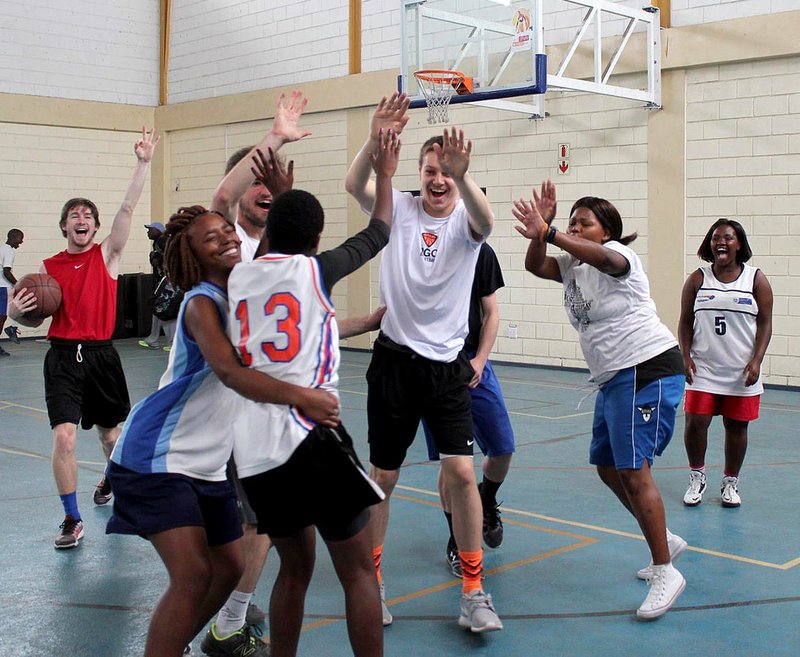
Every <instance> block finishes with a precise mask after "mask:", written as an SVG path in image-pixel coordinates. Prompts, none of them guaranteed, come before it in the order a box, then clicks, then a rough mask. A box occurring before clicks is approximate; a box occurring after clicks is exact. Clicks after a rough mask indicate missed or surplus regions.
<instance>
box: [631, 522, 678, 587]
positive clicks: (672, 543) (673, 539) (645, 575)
mask: <svg viewBox="0 0 800 657" xmlns="http://www.w3.org/2000/svg"><path fill="white" fill-rule="evenodd" d="M667 545H668V546H669V560H670V562H672V561H675V559H677V558H678V557H679V556H681V555H682V554H683V552H684V550H686V548H687V547H689V544H688V543H687V542H686V541H684V540H683V539H682V538H681V537H680V536H678V535H677V534H673V533H672V532H670V531H669V530H667ZM652 576H653V562H652V561H651V562H650V564H649V565H647V566H645V567H644V568H642V569H641V570H639V571H638V572H637V573H636V577H638V578H639V579H650V578H651V577H652Z"/></svg>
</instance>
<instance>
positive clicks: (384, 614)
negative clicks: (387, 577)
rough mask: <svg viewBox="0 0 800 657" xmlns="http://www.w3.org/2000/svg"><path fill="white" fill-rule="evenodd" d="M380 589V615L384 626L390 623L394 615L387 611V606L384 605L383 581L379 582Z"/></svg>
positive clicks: (384, 589)
mask: <svg viewBox="0 0 800 657" xmlns="http://www.w3.org/2000/svg"><path fill="white" fill-rule="evenodd" d="M380 591H381V615H382V617H383V618H382V620H383V626H384V627H386V626H387V625H391V624H392V623H393V622H394V616H392V612H391V611H389V607H387V606H386V587H385V586H384V585H383V582H381V583H380Z"/></svg>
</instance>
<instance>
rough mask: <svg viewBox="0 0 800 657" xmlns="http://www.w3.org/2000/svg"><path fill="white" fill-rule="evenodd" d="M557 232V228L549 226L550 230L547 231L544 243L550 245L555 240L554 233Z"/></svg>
mask: <svg viewBox="0 0 800 657" xmlns="http://www.w3.org/2000/svg"><path fill="white" fill-rule="evenodd" d="M557 232H558V228H556V227H555V226H550V230H548V231H547V235H546V236H545V238H544V241H545V242H547V243H548V244H552V243H553V240H554V239H555V238H556V233H557Z"/></svg>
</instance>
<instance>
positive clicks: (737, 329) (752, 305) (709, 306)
mask: <svg viewBox="0 0 800 657" xmlns="http://www.w3.org/2000/svg"><path fill="white" fill-rule="evenodd" d="M700 271H701V272H702V273H703V283H702V285H701V286H700V288H699V289H698V290H697V295H696V296H695V299H694V334H693V336H692V348H691V349H690V353H691V356H692V360H693V361H694V364H695V367H696V368H697V370H696V372H695V373H694V376H693V377H692V378H693V381H692V383H691V384H687V386H686V389H687V390H699V391H701V392H711V393H714V394H717V395H734V396H736V397H751V396H754V395H760V394H762V393H763V392H764V384H763V383H762V381H761V376H759V377H758V380H757V381H756V382H755V383H754V384H753V385H751V386H746V385H745V379H746V377H745V374H744V368H745V365H747V363H749V362H750V359H751V358H753V351H754V350H755V344H756V319H757V317H758V302H757V301H756V298H755V295H754V294H753V287H754V286H755V279H756V274H757V273H758V268H756V267H751V266H750V265H742V273H741V274H739V276H738V278H737V279H736V280H735V281H732V282H730V283H723V282H722V281H720V280H719V279H718V278H717V277H716V276H714V270H713V268H712V267H710V266H709V267H702V268H701V269H700Z"/></svg>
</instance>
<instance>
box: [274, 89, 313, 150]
mask: <svg viewBox="0 0 800 657" xmlns="http://www.w3.org/2000/svg"><path fill="white" fill-rule="evenodd" d="M306 105H308V98H306V97H305V95H304V94H303V92H302V91H299V90H295V91H293V92H292V94H291V96H289V98H287V97H286V94H281V97H280V98H279V99H278V106H277V107H276V108H275V119H274V120H273V121H272V134H273V135H275V136H276V137H277V138H278V139H279V140H280V141H281V143H284V144H286V143H288V142H290V141H299V140H300V139H302V138H303V137H307V136H308V135H310V134H311V131H310V130H303V129H301V128H299V127H298V125H297V123H298V122H299V121H300V117H301V116H302V115H303V112H304V111H305V109H306Z"/></svg>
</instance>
